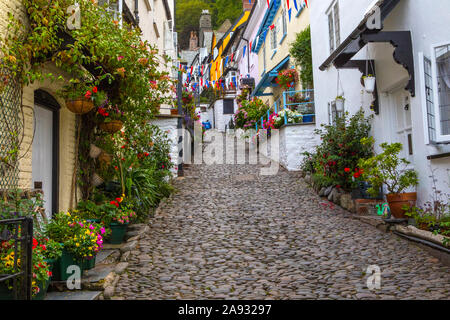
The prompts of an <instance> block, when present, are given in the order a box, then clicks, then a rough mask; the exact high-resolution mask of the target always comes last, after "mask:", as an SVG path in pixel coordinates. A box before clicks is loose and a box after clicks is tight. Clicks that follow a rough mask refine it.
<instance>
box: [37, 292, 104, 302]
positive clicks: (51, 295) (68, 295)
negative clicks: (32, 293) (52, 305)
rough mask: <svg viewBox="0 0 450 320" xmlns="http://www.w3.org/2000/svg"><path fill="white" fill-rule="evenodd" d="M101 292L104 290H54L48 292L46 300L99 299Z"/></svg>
mask: <svg viewBox="0 0 450 320" xmlns="http://www.w3.org/2000/svg"><path fill="white" fill-rule="evenodd" d="M101 294H102V291H85V290H74V291H63V292H58V291H53V292H47V296H46V297H45V299H44V300H98V298H99V297H100V295H101Z"/></svg>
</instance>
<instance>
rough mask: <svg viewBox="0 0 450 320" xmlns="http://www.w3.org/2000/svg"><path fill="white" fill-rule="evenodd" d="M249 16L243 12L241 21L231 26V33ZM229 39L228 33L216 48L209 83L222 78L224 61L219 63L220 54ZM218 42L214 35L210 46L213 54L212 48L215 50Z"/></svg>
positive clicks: (248, 13) (248, 12)
mask: <svg viewBox="0 0 450 320" xmlns="http://www.w3.org/2000/svg"><path fill="white" fill-rule="evenodd" d="M249 15H250V11H244V14H243V15H242V17H241V19H240V20H239V21H238V22H237V23H236V24H235V25H234V26H233V29H232V30H231V32H234V31H235V30H236V28H238V27H239V26H240V25H242V24H243V23H245V22H246V21H247V19H248V17H249ZM230 38H231V33H230V32H228V33H227V34H226V35H224V37H223V41H222V42H221V43H220V45H219V46H218V47H217V49H218V55H217V58H216V60H214V61H212V65H211V71H210V79H211V81H217V80H218V79H220V77H221V76H222V73H223V63H224V61H221V60H222V53H223V49H224V48H226V46H227V45H228V43H229V42H230ZM219 41H220V39H216V37H215V35H214V37H213V42H212V44H213V45H212V48H213V52H214V48H216V46H217V43H218V42H219ZM216 63H217V68H216Z"/></svg>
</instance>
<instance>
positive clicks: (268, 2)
mask: <svg viewBox="0 0 450 320" xmlns="http://www.w3.org/2000/svg"><path fill="white" fill-rule="evenodd" d="M267 7H268V8H269V9H270V0H267Z"/></svg>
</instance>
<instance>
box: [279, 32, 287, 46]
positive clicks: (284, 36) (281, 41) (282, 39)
mask: <svg viewBox="0 0 450 320" xmlns="http://www.w3.org/2000/svg"><path fill="white" fill-rule="evenodd" d="M286 36H287V33H285V34H283V37H282V38H281V40H280V44H282V43H283V41H284V39H285V38H286Z"/></svg>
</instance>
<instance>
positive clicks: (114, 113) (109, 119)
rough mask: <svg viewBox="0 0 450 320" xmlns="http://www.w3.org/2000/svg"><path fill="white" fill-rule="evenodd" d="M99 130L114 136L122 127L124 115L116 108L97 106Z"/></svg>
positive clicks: (107, 105)
mask: <svg viewBox="0 0 450 320" xmlns="http://www.w3.org/2000/svg"><path fill="white" fill-rule="evenodd" d="M96 117H97V120H98V121H99V123H100V125H99V126H100V129H102V130H103V131H105V132H108V133H111V134H114V133H116V132H117V131H120V130H121V129H122V127H123V118H124V113H123V111H121V110H120V109H119V108H118V107H117V106H115V105H114V106H113V105H110V104H106V105H102V106H99V107H98V109H97V113H96Z"/></svg>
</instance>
